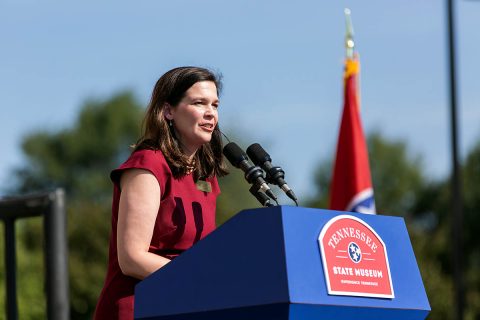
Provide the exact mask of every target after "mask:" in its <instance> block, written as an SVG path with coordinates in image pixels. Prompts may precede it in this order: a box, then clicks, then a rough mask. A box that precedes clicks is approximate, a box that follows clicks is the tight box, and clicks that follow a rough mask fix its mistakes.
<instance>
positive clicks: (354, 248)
mask: <svg viewBox="0 0 480 320" xmlns="http://www.w3.org/2000/svg"><path fill="white" fill-rule="evenodd" d="M348 256H349V257H350V260H352V261H353V262H355V263H359V262H360V261H361V260H362V250H361V249H360V247H359V246H358V244H356V243H355V242H350V243H349V245H348Z"/></svg>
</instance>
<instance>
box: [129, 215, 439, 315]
mask: <svg viewBox="0 0 480 320" xmlns="http://www.w3.org/2000/svg"><path fill="white" fill-rule="evenodd" d="M319 240H320V243H321V245H320V246H319ZM322 248H323V249H322ZM342 281H343V282H342ZM429 311H430V305H429V303H428V299H427V295H426V293H425V289H424V287H423V284H422V279H421V276H420V272H419V270H418V266H417V263H416V260H415V256H414V253H413V249H412V246H411V244H410V239H409V236H408V233H407V229H406V226H405V223H404V221H403V219H402V218H399V217H390V216H385V215H383V216H382V215H366V214H358V213H346V212H340V211H329V210H319V209H308V208H298V207H283V206H282V207H270V208H262V209H255V210H246V211H242V212H240V213H238V214H237V215H235V216H234V217H233V218H232V219H230V220H229V221H227V222H226V223H224V224H223V225H222V226H220V227H219V228H218V229H216V230H215V231H214V232H212V233H211V234H209V235H208V236H207V237H205V238H204V239H203V240H201V241H199V242H198V243H197V244H195V245H194V246H193V247H192V248H191V249H189V250H187V251H186V252H184V253H183V254H181V255H180V256H179V257H178V258H176V259H175V260H173V261H172V262H170V263H168V264H167V265H166V266H165V267H163V268H161V269H160V270H158V271H156V272H154V273H153V274H152V275H150V276H149V277H147V278H146V279H144V280H143V281H141V282H140V283H139V284H138V285H137V286H136V288H135V319H144V320H146V319H148V320H154V319H158V320H167V319H168V320H180V319H181V320H193V319H195V320H225V319H228V320H245V319H249V320H260V319H262V320H265V319H275V320H283V319H285V320H286V319H288V320H291V319H295V320H296V319H298V320H300V319H301V320H331V319H335V320H351V319H355V320H372V319H389V320H417V319H418V320H419V319H425V318H426V316H427V315H428V313H429Z"/></svg>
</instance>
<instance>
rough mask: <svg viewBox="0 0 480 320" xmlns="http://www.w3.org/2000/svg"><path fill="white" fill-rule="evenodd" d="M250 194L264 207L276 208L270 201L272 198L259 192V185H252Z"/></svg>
mask: <svg viewBox="0 0 480 320" xmlns="http://www.w3.org/2000/svg"><path fill="white" fill-rule="evenodd" d="M248 191H250V193H251V194H252V195H253V196H254V197H255V198H256V199H257V200H258V201H259V202H260V203H261V204H262V206H264V207H274V206H275V205H274V204H273V203H272V202H271V201H270V198H269V197H268V196H267V195H266V194H265V193H264V192H262V191H260V190H259V187H258V186H257V185H255V184H254V185H252V186H251V187H250V189H249V190H248Z"/></svg>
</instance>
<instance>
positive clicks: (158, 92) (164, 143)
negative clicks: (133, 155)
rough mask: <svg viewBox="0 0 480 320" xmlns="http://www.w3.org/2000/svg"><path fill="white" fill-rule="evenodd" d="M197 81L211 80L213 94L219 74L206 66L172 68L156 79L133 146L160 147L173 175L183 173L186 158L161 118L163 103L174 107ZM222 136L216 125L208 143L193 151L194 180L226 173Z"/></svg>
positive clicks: (218, 89) (218, 88) (171, 130)
mask: <svg viewBox="0 0 480 320" xmlns="http://www.w3.org/2000/svg"><path fill="white" fill-rule="evenodd" d="M200 81H212V82H213V83H215V86H216V88H217V95H218V94H219V93H220V91H221V88H222V83H221V76H216V75H215V74H214V73H212V72H211V71H210V70H208V69H204V68H199V67H180V68H175V69H172V70H170V71H168V72H167V73H165V74H164V75H163V76H161V77H160V79H158V81H157V83H156V84H155V87H154V89H153V92H152V98H151V100H150V103H149V105H148V108H147V112H146V114H145V118H144V120H143V134H142V137H141V138H140V139H139V140H138V142H137V144H136V145H135V151H136V150H140V149H153V150H161V151H162V153H163V155H164V156H165V159H166V160H167V162H168V164H169V166H170V169H171V170H172V173H173V175H174V177H176V178H179V177H183V176H185V175H186V174H187V167H188V166H189V165H190V162H189V159H188V157H187V156H186V155H185V154H184V153H183V151H182V150H181V148H180V146H179V143H178V141H177V139H176V137H175V133H174V131H173V128H172V127H170V126H169V125H168V123H167V119H166V118H165V115H164V111H165V106H166V105H167V104H169V105H170V106H173V107H175V106H177V104H178V103H179V102H180V100H182V98H183V97H184V95H185V92H186V91H187V90H188V89H189V88H190V87H191V86H193V85H194V84H195V83H197V82H200ZM222 149H223V146H222V135H221V132H220V128H219V126H218V124H217V125H216V126H215V129H214V130H213V133H212V139H211V140H210V142H208V143H206V144H204V145H202V146H201V147H200V148H199V149H198V150H197V152H196V153H195V162H194V163H195V168H194V171H193V174H194V178H195V180H198V179H204V178H207V177H211V176H223V175H225V174H227V170H226V165H225V163H224V161H223V156H222Z"/></svg>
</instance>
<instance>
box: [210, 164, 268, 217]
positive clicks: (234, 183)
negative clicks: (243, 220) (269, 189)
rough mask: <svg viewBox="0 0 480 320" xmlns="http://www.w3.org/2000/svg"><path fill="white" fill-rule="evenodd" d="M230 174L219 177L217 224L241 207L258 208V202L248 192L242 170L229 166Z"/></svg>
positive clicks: (241, 208)
mask: <svg viewBox="0 0 480 320" xmlns="http://www.w3.org/2000/svg"><path fill="white" fill-rule="evenodd" d="M229 172H230V174H229V175H228V176H226V177H223V178H220V179H219V184H220V190H221V191H222V193H221V194H220V196H219V197H218V201H217V225H220V224H222V223H224V222H225V221H226V220H228V219H229V218H231V217H232V216H233V215H234V214H236V213H237V212H239V211H240V210H243V209H249V208H258V207H259V206H260V204H259V203H258V202H257V200H256V199H255V198H254V197H253V196H252V195H251V194H250V193H249V192H248V188H249V186H248V183H247V181H245V178H244V177H243V173H242V171H240V170H238V169H237V168H233V167H230V169H229Z"/></svg>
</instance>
